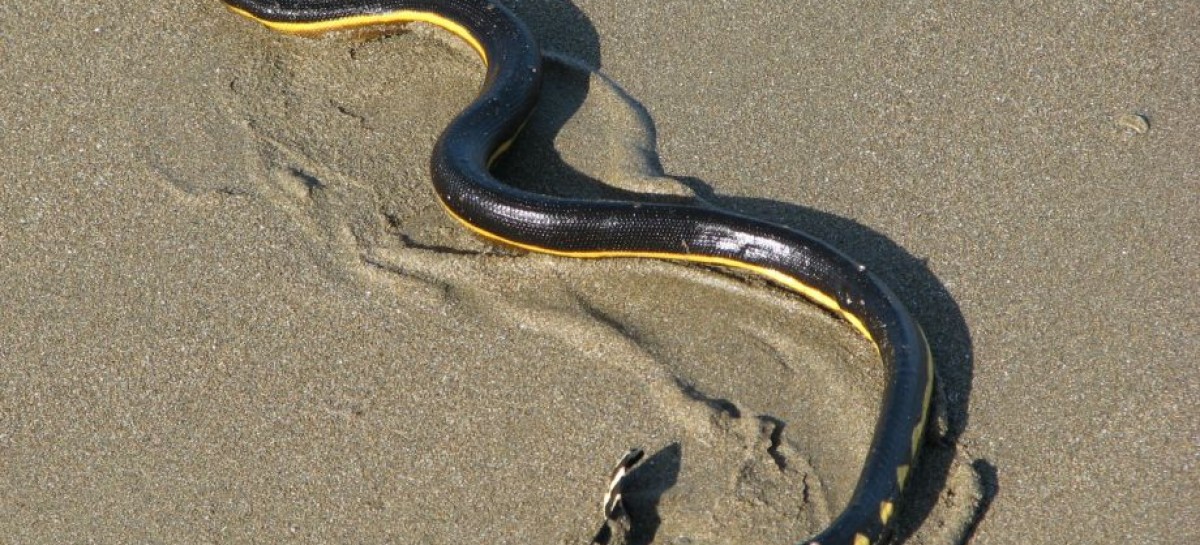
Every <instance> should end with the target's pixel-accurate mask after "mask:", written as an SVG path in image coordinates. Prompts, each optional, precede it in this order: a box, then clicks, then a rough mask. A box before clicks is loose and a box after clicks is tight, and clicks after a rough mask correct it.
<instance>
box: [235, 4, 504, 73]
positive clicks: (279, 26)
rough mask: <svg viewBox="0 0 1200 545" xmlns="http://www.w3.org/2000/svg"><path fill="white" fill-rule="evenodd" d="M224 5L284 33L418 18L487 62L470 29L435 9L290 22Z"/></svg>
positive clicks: (400, 21)
mask: <svg viewBox="0 0 1200 545" xmlns="http://www.w3.org/2000/svg"><path fill="white" fill-rule="evenodd" d="M226 7H228V8H229V9H230V11H233V12H234V13H236V14H238V15H241V16H243V17H246V18H248V19H252V20H255V21H258V22H259V23H261V24H263V25H264V26H266V27H267V28H270V29H271V30H276V31H279V32H285V33H288V34H322V33H325V32H333V31H335V30H350V29H354V28H361V27H365V26H377V25H395V24H403V23H418V22H419V23H429V24H431V25H434V26H438V27H441V28H444V29H446V30H448V31H450V32H451V33H452V34H454V35H455V36H458V37H459V38H462V40H463V41H464V42H467V45H470V46H471V48H472V49H474V50H475V52H476V53H479V58H480V59H483V63H484V64H487V62H488V56H487V51H485V50H484V49H483V44H481V43H479V40H478V39H477V38H475V35H473V34H471V32H470V31H468V30H467V27H464V26H462V25H460V24H458V23H456V22H454V21H452V20H450V19H447V18H446V17H443V16H441V15H439V14H437V13H433V12H429V11H416V10H403V9H402V10H396V11H389V12H385V13H372V14H362V15H348V16H346V17H337V18H334V19H324V20H321V21H306V22H292V21H272V20H270V19H263V18H261V17H257V16H255V15H254V14H252V13H250V12H248V11H246V10H244V9H241V8H236V7H233V6H230V5H228V4H226Z"/></svg>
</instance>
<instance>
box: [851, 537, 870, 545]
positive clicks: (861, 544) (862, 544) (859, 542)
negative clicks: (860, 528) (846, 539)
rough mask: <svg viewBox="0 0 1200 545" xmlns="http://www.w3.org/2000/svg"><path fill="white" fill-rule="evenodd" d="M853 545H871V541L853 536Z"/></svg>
mask: <svg viewBox="0 0 1200 545" xmlns="http://www.w3.org/2000/svg"><path fill="white" fill-rule="evenodd" d="M854 545H871V540H870V539H867V536H864V535H862V534H854Z"/></svg>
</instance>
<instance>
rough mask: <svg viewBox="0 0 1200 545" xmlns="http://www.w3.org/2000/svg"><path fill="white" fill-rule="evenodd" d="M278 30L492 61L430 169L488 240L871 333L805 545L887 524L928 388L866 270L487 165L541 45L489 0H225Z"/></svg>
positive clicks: (770, 236) (853, 539)
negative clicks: (729, 290)
mask: <svg viewBox="0 0 1200 545" xmlns="http://www.w3.org/2000/svg"><path fill="white" fill-rule="evenodd" d="M222 1H223V2H225V3H226V5H227V6H228V7H229V8H230V9H232V10H233V11H235V12H237V13H239V14H241V15H244V16H246V17H249V18H251V19H254V20H256V21H258V22H260V23H262V24H264V25H266V26H267V27H270V28H272V29H274V30H277V31H281V32H287V33H294V34H321V33H325V32H329V31H337V30H350V29H356V28H361V27H371V26H377V25H387V24H402V23H409V22H426V23H431V24H433V25H436V26H439V27H442V28H444V29H446V30H448V31H450V32H452V33H453V34H455V35H457V36H458V37H460V38H462V39H463V40H464V41H466V42H467V43H468V44H469V45H470V46H471V47H472V48H473V49H475V51H476V52H477V53H478V54H479V56H480V58H482V59H483V61H484V63H485V64H486V65H487V73H486V76H485V79H484V83H483V86H482V89H481V90H480V92H479V94H478V96H477V97H476V99H475V100H474V101H473V102H472V103H471V104H470V105H468V106H467V107H466V108H465V109H464V110H463V111H462V112H461V113H460V114H459V115H458V116H457V117H456V118H455V119H454V120H453V121H451V122H450V124H449V126H447V127H446V129H445V130H444V131H443V132H442V134H441V136H440V138H439V139H438V141H437V144H436V146H435V148H434V151H433V156H432V159H431V164H430V171H431V174H432V179H433V185H434V189H435V191H436V193H437V196H438V198H439V199H440V201H441V204H442V205H443V206H444V207H445V209H446V211H447V212H448V213H449V214H450V216H452V217H453V218H454V219H455V220H457V221H458V222H460V223H462V224H463V225H464V226H466V227H467V228H468V229H470V230H472V231H474V232H475V233H477V234H479V235H482V236H483V237H485V238H487V239H490V240H492V241H495V242H498V243H501V244H505V245H508V246H515V247H518V248H523V249H526V250H530V251H534V252H541V253H546V254H553V255H559V256H567V257H577V258H608V257H644V258H658V259H667V260H676V261H686V262H693V263H706V264H714V265H721V266H726V267H731V268H736V269H743V270H748V271H752V272H754V273H757V274H760V275H762V276H764V277H766V278H768V279H770V280H772V281H774V282H776V283H778V284H780V285H782V286H783V287H785V288H788V289H790V290H792V291H795V292H797V293H799V294H801V295H803V296H805V297H807V298H808V299H810V300H811V301H813V302H814V303H816V304H817V305H819V306H821V307H824V308H826V309H828V310H829V311H830V312H832V313H833V314H835V315H837V316H839V317H841V318H842V319H844V320H845V321H846V322H848V323H849V324H850V325H851V326H853V327H854V328H855V329H857V330H858V331H859V332H860V333H861V334H862V335H863V336H865V337H866V338H867V339H869V340H871V341H872V342H873V343H874V345H875V347H876V348H877V350H878V353H879V356H880V358H881V359H882V361H883V363H884V364H885V365H886V367H887V372H888V379H887V383H886V387H885V390H884V393H883V400H882V403H881V405H880V407H881V410H880V413H879V417H878V419H877V421H876V424H875V429H874V432H873V435H872V438H871V444H870V448H869V451H868V453H867V457H866V460H865V462H864V464H863V467H862V470H861V474H860V477H859V481H858V484H857V486H856V488H855V490H854V492H853V494H852V495H851V499H850V501H849V503H848V505H847V506H846V507H845V508H844V509H843V510H842V512H841V513H840V514H839V515H838V516H837V517H836V518H835V519H834V520H833V521H832V523H831V524H830V525H829V526H828V527H826V528H825V529H824V530H823V531H822V532H820V533H819V534H818V535H816V536H814V537H812V538H810V539H809V540H807V541H805V542H804V543H808V544H812V545H817V544H819V545H867V544H870V543H874V542H877V541H878V540H879V539H880V538H881V536H882V535H883V534H884V533H885V531H886V530H887V528H888V526H889V523H890V522H891V520H892V518H893V515H894V512H895V507H896V505H897V502H898V501H899V498H900V495H901V492H902V491H903V490H904V487H905V484H906V482H907V480H908V474H909V470H910V468H911V467H912V464H913V463H914V461H915V459H916V456H917V452H918V449H919V447H920V445H921V442H922V437H923V430H924V426H925V422H926V420H927V419H928V412H929V401H930V396H931V392H932V388H933V368H932V365H933V364H932V358H931V356H930V354H929V348H928V344H927V343H926V340H925V337H924V334H923V333H922V332H921V329H920V327H919V326H918V325H917V323H916V322H915V321H914V320H913V318H912V317H911V315H910V314H909V312H908V311H907V310H906V309H905V307H904V305H903V304H902V303H901V302H900V301H899V300H898V299H897V298H896V296H895V295H894V294H893V293H892V292H891V291H890V290H889V289H888V288H887V287H886V286H885V285H884V284H883V283H882V282H881V281H880V280H879V279H878V278H877V277H876V276H875V275H874V274H872V273H871V272H869V271H868V270H867V269H866V267H865V266H863V265H860V264H858V263H856V262H854V261H853V260H851V259H849V258H848V257H846V256H844V255H843V254H841V253H839V252H838V251H836V250H834V249H833V248H831V247H830V246H828V245H827V244H825V243H823V242H821V241H819V240H817V239H814V238H812V237H811V236H809V235H806V234H804V233H801V232H798V231H796V230H793V229H789V228H786V227H783V226H779V225H776V224H772V223H768V222H764V221H760V220H756V219H753V218H749V217H745V216H741V215H737V214H733V213H730V212H724V211H720V210H716V209H712V208H705V207H697V206H690V205H680V204H667V203H649V202H625V201H597V200H581V199H570V198H560V197H550V196H545V195H540V194H535V193H531V192H528V191H523V190H520V189H516V188H514V187H512V186H509V185H506V184H504V183H502V182H500V181H499V180H498V179H496V178H495V177H494V176H492V175H491V173H490V172H489V166H490V165H491V163H492V161H493V160H494V159H495V158H496V157H497V156H499V155H500V154H501V153H503V152H504V150H506V149H507V148H508V145H509V143H511V141H512V139H513V138H515V137H516V135H517V133H518V132H519V131H520V129H521V127H522V125H523V124H524V122H525V120H526V119H527V117H528V116H529V114H530V112H531V111H532V109H533V106H534V103H535V101H536V99H537V96H538V92H539V89H540V85H541V76H542V68H541V51H540V49H539V48H538V45H537V43H536V42H535V40H534V38H533V36H532V34H531V33H530V32H529V30H528V29H527V28H526V27H525V25H524V24H523V23H522V22H521V21H520V20H519V19H518V18H517V17H516V16H515V15H514V14H513V13H512V12H510V11H509V10H508V9H507V8H505V7H504V6H502V5H500V4H498V3H496V2H494V1H492V0H438V1H433V0H222Z"/></svg>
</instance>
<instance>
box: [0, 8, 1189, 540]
mask: <svg viewBox="0 0 1200 545" xmlns="http://www.w3.org/2000/svg"><path fill="white" fill-rule="evenodd" d="M509 5H510V6H512V7H514V8H515V10H516V11H517V12H518V14H519V15H520V16H522V18H524V19H525V20H527V21H528V22H529V23H530V24H531V26H532V27H533V29H534V30H535V32H536V34H537V35H538V37H539V39H540V40H541V42H542V45H543V47H544V48H545V49H546V50H547V51H548V52H550V53H551V55H550V57H549V59H548V61H547V66H546V74H547V82H546V87H545V91H544V96H543V99H542V101H541V103H540V105H539V109H538V112H537V114H536V115H535V117H534V118H533V119H532V120H531V123H530V125H529V127H528V129H527V130H526V131H525V133H524V134H523V136H522V138H521V139H520V140H519V141H518V142H517V144H516V145H515V146H514V148H513V149H512V150H511V152H510V153H509V154H508V155H506V156H505V157H504V158H503V159H502V160H501V162H500V163H499V164H498V167H497V171H498V173H499V174H500V176H501V178H502V179H504V180H506V181H510V182H511V183H513V184H514V185H519V186H521V187H526V188H530V189H536V190H539V191H544V192H549V193H554V194H564V195H575V196H585V197H605V196H611V195H613V194H614V193H617V192H620V191H637V192H644V193H652V194H657V196H656V197H653V198H667V199H680V198H698V199H701V200H703V201H706V202H708V203H711V204H715V205H717V206H720V207H723V208H728V209H732V210H736V211H739V212H742V213H745V214H750V215H754V216H758V217H762V218H764V219H768V220H771V221H775V222H779V223H782V224H786V225H790V226H793V227H796V228H800V229H803V230H806V231H808V232H811V233H813V234H815V235H817V236H818V237H820V238H823V239H825V240H828V241H829V242H831V243H833V244H834V245H835V246H836V247H838V248H839V249H841V250H843V251H844V252H845V253H847V254H849V255H851V256H853V257H854V258H855V259H858V260H860V261H862V262H863V263H865V264H867V265H868V266H869V267H870V268H872V269H873V270H874V271H876V273H877V274H879V275H880V276H881V277H882V278H884V279H885V280H886V281H887V282H888V283H889V285H891V286H892V287H893V289H894V290H895V291H896V292H897V293H899V294H900V297H901V299H903V300H904V302H905V303H906V304H908V305H909V306H910V308H911V309H912V310H913V312H914V314H915V315H916V316H917V317H918V319H919V320H920V322H921V323H922V324H923V325H924V327H925V329H926V331H927V333H928V336H929V338H930V341H931V344H932V347H933V352H934V355H935V359H936V361H937V370H938V374H939V378H940V379H941V382H940V385H939V386H940V387H939V392H938V397H939V401H940V406H941V410H940V412H939V414H938V418H937V422H936V426H934V430H932V431H931V433H930V438H929V440H928V444H927V446H926V451H925V454H924V458H923V461H922V464H921V466H920V467H919V468H918V470H917V471H916V472H915V473H914V474H913V477H912V482H914V483H916V485H915V486H914V487H913V489H912V490H911V491H910V494H909V495H908V497H907V498H906V503H905V504H904V505H903V506H902V508H901V510H900V516H899V522H898V525H897V533H898V535H899V536H900V538H901V540H902V541H904V542H906V543H920V544H931V545H934V544H953V543H961V542H964V541H970V542H972V543H979V544H1009V543H1011V544H1018V543H1019V544H1022V545H1028V544H1058V543H1062V542H1071V541H1081V540H1082V541H1090V540H1118V541H1121V542H1126V543H1168V542H1172V543H1188V542H1192V541H1196V540H1197V539H1200V531H1198V530H1197V529H1196V525H1195V524H1189V523H1187V521H1190V520H1194V519H1195V518H1197V517H1198V516H1200V507H1198V506H1200V493H1198V492H1197V491H1196V485H1197V484H1198V483H1200V370H1198V369H1197V367H1196V364H1195V362H1196V360H1197V358H1200V341H1197V338H1196V332H1197V331H1200V297H1198V296H1197V294H1196V287H1197V278H1200V94H1197V92H1196V90H1197V83H1198V82H1200V38H1198V37H1197V34H1196V32H1195V29H1196V26H1197V23H1200V5H1197V4H1196V3H1194V2H1184V1H1174V2H1161V3H1150V4H1138V5H1137V6H1136V7H1112V6H1096V5H1093V4H1092V3H1089V2H1080V3H1072V4H1061V5H1056V6H1054V7H1015V6H1012V7H1009V6H994V5H992V4H991V3H984V2H976V3H967V4H961V5H954V6H949V5H933V6H924V5H904V6H893V5H889V4H879V5H874V4H872V5H863V6H856V7H830V6H821V5H815V4H814V5H792V3H783V2H769V1H766V0H733V1H727V2H712V3H706V2H644V1H639V2H633V1H611V0H610V1H605V2H601V1H599V0H587V1H584V0H579V1H578V2H574V3H568V2H562V1H560V0H537V1H534V0H524V1H519V2H518V1H516V0H513V1H511V2H509ZM481 78H482V71H481V65H480V63H479V61H478V60H477V59H476V58H475V57H474V55H473V53H472V51H471V50H470V49H469V48H467V47H466V46H465V45H463V44H461V43H459V42H457V41H456V40H455V39H454V38H452V37H450V36H449V35H447V34H446V33H444V32H441V31H439V30H436V29H432V28H428V27H423V26H419V25H418V26H413V27H409V28H406V29H403V30H401V31H398V32H396V33H394V34H392V35H388V36H385V37H375V38H373V39H369V40H362V39H351V38H348V37H345V36H342V37H331V38H326V39H321V40H308V39H301V38H295V37H289V36H281V35H277V34H274V33H270V32H268V31H266V30H264V29H263V28H261V27H259V26H257V25H255V24H253V23H251V22H249V21H246V20H243V19H241V18H239V17H236V16H234V15H232V14H231V13H230V12H228V11H227V10H225V9H224V8H223V7H222V6H221V4H220V3H219V2H217V1H216V0H210V1H189V2H181V3H178V4H177V5H172V6H170V7H166V6H159V5H132V4H130V3H127V2H112V1H108V0H104V1H99V2H92V3H88V4H87V5H86V6H76V7H71V8H69V9H64V8H63V6H62V5H61V4H56V3H51V2H23V3H15V2H9V3H7V4H5V5H3V6H0V97H2V98H3V100H0V134H3V144H2V145H0V164H2V165H3V168H4V181H3V183H2V184H0V225H3V229H0V301H3V305H0V512H2V513H3V514H4V516H2V517H0V542H3V543H61V542H70V543H74V542H84V541H88V542H99V543H122V542H250V541H262V542H272V541H295V542H394V543H467V542H480V541H487V542H495V543H553V544H558V543H586V542H587V540H588V539H589V538H590V537H591V536H592V534H593V533H594V532H595V531H596V529H597V527H598V525H599V522H600V517H599V510H600V505H599V504H600V500H601V497H602V495H603V493H604V491H605V486H606V484H607V483H606V477H607V473H608V471H609V470H610V468H611V464H612V463H614V461H615V460H616V459H617V458H618V457H619V456H620V455H621V454H622V453H623V452H624V451H625V450H626V449H628V448H630V447H634V446H638V447H642V448H644V449H646V450H647V455H648V459H647V461H645V462H643V464H642V465H641V466H639V469H638V470H637V471H636V472H635V473H634V475H633V476H631V479H630V485H629V486H630V492H629V494H628V498H627V502H628V504H629V509H630V511H631V512H632V513H633V514H634V515H636V518H635V527H634V532H633V533H632V534H631V535H630V536H628V537H629V542H633V543H639V542H640V543H645V542H648V541H650V540H651V539H653V542H654V543H669V544H677V545H683V544H697V545H698V544H709V543H712V544H717V543H795V542H798V541H799V540H801V539H803V538H804V537H806V536H809V535H811V534H812V533H814V532H816V531H818V530H820V529H821V527H822V526H823V525H824V524H826V523H828V521H829V519H830V517H832V516H833V515H836V513H837V512H838V510H839V509H840V508H841V506H842V505H844V504H845V502H846V501H847V499H848V497H849V495H850V493H851V492H852V491H853V489H854V486H855V479H856V477H857V474H858V470H859V465H860V464H861V462H862V460H863V458H864V457H865V455H866V447H867V440H868V438H869V434H870V432H871V429H872V426H873V424H874V419H875V411H876V410H877V408H878V399H879V392H880V391H881V389H882V387H883V380H884V372H883V369H881V368H880V365H879V364H878V363H877V361H876V359H875V356H874V351H873V349H872V348H871V347H870V346H869V345H868V344H867V342H866V341H865V340H863V339H862V338H860V337H858V336H857V335H856V334H855V333H854V332H853V330H851V329H850V328H849V327H847V326H846V325H845V324H843V323H841V322H839V321H838V320H837V319H835V318H833V317H831V316H830V315H828V314H826V313H825V312H823V311H821V310H819V309H818V308H816V307H814V306H812V305H811V304H809V303H807V302H805V301H803V300H801V299H799V298H797V297H795V296H792V295H790V294H788V293H785V292H783V291H782V290H780V289H777V288H775V287H772V286H770V285H768V284H766V283H764V282H762V281H759V280H756V279H753V278H746V277H743V276H741V275H732V274H729V273H727V272H723V271H718V270H712V269H707V268H699V267H692V266H684V265H678V264H672V263H665V262H656V261H647V260H610V261H578V260H565V259H557V258H551V257H544V256H537V255H521V254H518V253H515V252H513V251H510V250H506V249H499V248H495V247H492V246H490V245H488V244H487V243H485V242H482V241H481V240H478V239H476V238H474V237H473V236H472V235H470V234H469V233H468V232H466V230H464V229H462V228H461V227H460V226H458V225H456V224H455V223H453V221H452V220H450V219H449V218H447V217H446V216H445V214H444V213H443V212H442V210H441V209H440V207H439V206H438V205H437V202H436V200H435V199H434V196H433V194H432V191H431V189H430V188H429V179H428V178H429V176H428V173H427V164H428V157H429V154H430V151H431V148H432V146H433V143H434V141H435V139H436V138H437V135H438V133H439V132H440V130H441V128H442V127H443V126H445V124H446V123H447V121H449V120H450V119H451V118H452V117H453V116H454V114H455V113H457V111H458V110H459V109H460V108H461V107H462V106H464V105H465V104H466V103H468V102H469V101H470V100H471V98H472V96H473V94H474V92H475V90H476V89H477V88H478V86H479V84H480V82H481ZM619 537H620V536H619Z"/></svg>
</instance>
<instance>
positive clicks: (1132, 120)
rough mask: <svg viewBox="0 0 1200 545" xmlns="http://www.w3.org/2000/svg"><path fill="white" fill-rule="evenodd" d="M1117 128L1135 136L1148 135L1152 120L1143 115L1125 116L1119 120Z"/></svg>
mask: <svg viewBox="0 0 1200 545" xmlns="http://www.w3.org/2000/svg"><path fill="white" fill-rule="evenodd" d="M1117 126H1118V127H1121V128H1122V129H1125V130H1127V131H1132V132H1133V133H1134V134H1146V131H1148V130H1150V120H1149V119H1146V116H1144V115H1141V114H1125V115H1122V116H1121V117H1118V118H1117Z"/></svg>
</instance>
